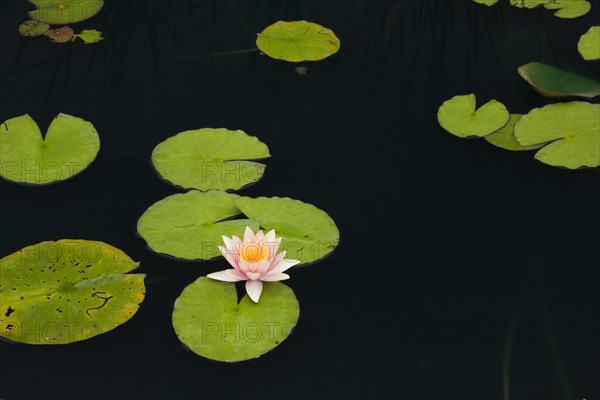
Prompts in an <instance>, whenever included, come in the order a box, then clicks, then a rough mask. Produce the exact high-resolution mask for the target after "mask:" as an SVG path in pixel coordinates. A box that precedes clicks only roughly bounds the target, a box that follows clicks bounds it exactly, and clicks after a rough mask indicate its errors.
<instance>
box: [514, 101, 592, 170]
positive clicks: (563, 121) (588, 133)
mask: <svg viewBox="0 0 600 400" xmlns="http://www.w3.org/2000/svg"><path fill="white" fill-rule="evenodd" d="M514 134H515V137H516V138H517V140H518V141H519V143H521V145H523V146H530V145H535V144H540V143H546V142H551V143H550V144H548V145H547V146H545V147H543V148H541V149H540V150H539V151H538V152H537V153H536V155H535V158H536V159H538V160H539V161H541V162H543V163H545V164H549V165H552V166H556V167H565V168H569V169H578V168H585V167H591V168H593V167H598V166H600V104H591V103H586V102H582V101H572V102H569V103H556V104H549V105H547V106H544V107H542V108H534V109H533V110H531V111H530V112H529V113H528V114H526V115H524V116H523V117H522V118H521V120H520V121H519V122H517V123H516V124H515V131H514Z"/></svg>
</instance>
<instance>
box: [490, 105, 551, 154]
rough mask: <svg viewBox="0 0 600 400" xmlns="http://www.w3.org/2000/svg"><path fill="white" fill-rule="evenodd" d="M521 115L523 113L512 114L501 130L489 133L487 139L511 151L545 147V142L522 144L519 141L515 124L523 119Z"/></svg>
mask: <svg viewBox="0 0 600 400" xmlns="http://www.w3.org/2000/svg"><path fill="white" fill-rule="evenodd" d="M521 117H522V115H521V114H511V115H510V119H509V120H508V123H507V124H506V125H504V127H503V128H501V129H500V130H499V131H497V132H494V133H492V134H491V135H487V136H486V137H485V140H487V141H488V142H489V143H491V144H493V145H494V146H497V147H500V148H502V149H505V150H511V151H526V150H536V149H539V148H540V147H543V146H544V145H545V143H542V144H534V145H531V146H521V143H519V142H518V141H517V139H516V138H515V135H514V128H515V124H516V123H517V122H518V121H519V120H520V119H521Z"/></svg>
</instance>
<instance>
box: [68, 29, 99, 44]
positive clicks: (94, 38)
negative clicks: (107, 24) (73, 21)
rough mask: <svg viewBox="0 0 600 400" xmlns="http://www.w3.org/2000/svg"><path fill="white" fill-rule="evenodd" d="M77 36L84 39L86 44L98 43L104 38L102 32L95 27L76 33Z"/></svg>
mask: <svg viewBox="0 0 600 400" xmlns="http://www.w3.org/2000/svg"><path fill="white" fill-rule="evenodd" d="M75 37H76V38H79V39H81V40H83V42H84V43H85V44H92V43H98V42H99V41H101V40H104V38H103V37H102V32H100V31H97V30H95V29H84V30H82V31H81V33H78V34H76V35H75Z"/></svg>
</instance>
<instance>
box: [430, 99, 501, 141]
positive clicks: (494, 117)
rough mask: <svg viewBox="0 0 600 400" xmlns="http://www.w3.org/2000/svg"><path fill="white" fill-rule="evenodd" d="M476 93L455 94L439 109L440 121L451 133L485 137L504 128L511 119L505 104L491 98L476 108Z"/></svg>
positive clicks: (460, 135) (461, 135)
mask: <svg viewBox="0 0 600 400" xmlns="http://www.w3.org/2000/svg"><path fill="white" fill-rule="evenodd" d="M476 103H477V100H476V98H475V95H474V94H467V95H463V96H454V97H453V98H451V99H450V100H446V101H445V102H444V103H443V104H442V106H441V107H440V108H439V110H438V121H439V123H440V125H441V126H442V128H444V129H445V130H447V131H448V132H450V133H451V134H453V135H455V136H458V137H461V138H466V137H483V136H486V135H489V134H490V133H493V132H496V131H497V130H498V129H500V128H502V127H503V126H504V125H506V123H507V122H508V119H509V113H508V110H507V109H506V107H504V105H503V104H502V103H500V102H498V101H496V100H491V101H489V102H487V103H486V104H484V105H483V106H481V107H480V108H479V109H478V110H476V109H475V108H476Z"/></svg>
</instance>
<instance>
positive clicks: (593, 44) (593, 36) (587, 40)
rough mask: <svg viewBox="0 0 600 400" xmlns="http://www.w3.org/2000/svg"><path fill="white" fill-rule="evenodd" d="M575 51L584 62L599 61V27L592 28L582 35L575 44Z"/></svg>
mask: <svg viewBox="0 0 600 400" xmlns="http://www.w3.org/2000/svg"><path fill="white" fill-rule="evenodd" d="M577 49H578V50H579V53H580V54H581V56H582V57H583V59H584V60H588V61H589V60H598V59H600V26H592V27H591V28H590V29H589V30H588V31H587V32H586V33H584V34H583V35H582V36H581V38H580V39H579V42H578V43H577Z"/></svg>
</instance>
